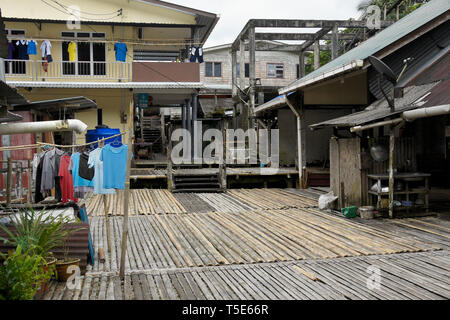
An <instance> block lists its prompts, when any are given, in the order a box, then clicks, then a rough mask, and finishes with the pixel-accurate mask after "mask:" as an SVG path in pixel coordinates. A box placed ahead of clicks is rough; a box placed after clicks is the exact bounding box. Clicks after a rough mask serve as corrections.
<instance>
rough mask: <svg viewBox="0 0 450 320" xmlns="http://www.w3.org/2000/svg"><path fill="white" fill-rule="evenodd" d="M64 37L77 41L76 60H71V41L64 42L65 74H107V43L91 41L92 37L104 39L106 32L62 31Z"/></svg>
mask: <svg viewBox="0 0 450 320" xmlns="http://www.w3.org/2000/svg"><path fill="white" fill-rule="evenodd" d="M61 36H62V37H63V38H66V39H67V38H69V39H73V40H72V41H76V40H79V39H82V41H78V42H77V56H76V61H70V60H69V52H68V48H69V43H70V41H64V42H63V43H62V46H61V48H62V60H63V74H64V75H82V76H91V75H93V76H104V75H106V64H105V62H106V45H105V43H101V42H90V41H89V40H90V39H104V38H105V36H106V35H105V33H89V32H62V33H61Z"/></svg>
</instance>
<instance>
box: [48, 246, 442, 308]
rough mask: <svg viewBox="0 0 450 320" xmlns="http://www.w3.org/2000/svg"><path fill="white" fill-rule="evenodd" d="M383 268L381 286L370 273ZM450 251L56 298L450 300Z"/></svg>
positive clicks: (275, 267) (247, 271) (157, 282)
mask: <svg viewBox="0 0 450 320" xmlns="http://www.w3.org/2000/svg"><path fill="white" fill-rule="evenodd" d="M372 268H378V270H379V275H380V278H379V279H380V281H379V282H377V283H378V284H379V286H376V285H374V284H376V283H374V282H373V281H372V278H371V275H372V273H371V272H370V270H372ZM449 270H450V252H449V251H433V252H424V253H406V254H394V255H385V256H382V257H379V256H372V257H350V258H337V259H331V260H329V259H327V260H317V261H312V260H308V261H293V262H281V263H263V264H256V265H248V264H246V265H231V266H218V267H201V268H199V267H195V268H181V269H160V270H158V269H152V270H141V271H133V272H129V273H127V275H126V277H125V281H124V283H122V282H121V281H120V279H119V278H118V276H117V275H116V274H114V273H101V274H100V273H89V274H87V275H86V276H84V277H81V279H80V284H81V286H80V288H79V289H74V290H69V289H68V288H67V287H66V285H65V284H61V283H56V282H52V283H51V285H50V289H49V291H48V292H47V294H46V295H45V296H44V299H55V300H72V299H73V300H87V299H89V300H122V299H126V300H177V299H183V300H187V299H189V300H224V299H227V300H229V299H235V300H254V299H257V300H281V299H282V300H325V299H326V300H385V299H396V300H409V299H414V300H420V299H425V300H428V299H437V300H441V299H449V298H450V277H449Z"/></svg>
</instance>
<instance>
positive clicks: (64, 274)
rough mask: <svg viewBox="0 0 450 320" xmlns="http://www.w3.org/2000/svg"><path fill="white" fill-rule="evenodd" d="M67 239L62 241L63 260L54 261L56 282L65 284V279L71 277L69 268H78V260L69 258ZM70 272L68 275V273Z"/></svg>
mask: <svg viewBox="0 0 450 320" xmlns="http://www.w3.org/2000/svg"><path fill="white" fill-rule="evenodd" d="M68 241H69V237H67V238H65V239H64V247H63V249H64V258H63V259H59V260H57V261H56V280H58V281H60V282H66V281H67V279H68V278H69V277H70V276H71V275H72V272H71V271H70V270H68V269H69V267H70V266H77V267H79V266H80V261H81V260H80V259H78V258H70V257H69V248H68V245H67V242H68ZM69 272H70V273H69Z"/></svg>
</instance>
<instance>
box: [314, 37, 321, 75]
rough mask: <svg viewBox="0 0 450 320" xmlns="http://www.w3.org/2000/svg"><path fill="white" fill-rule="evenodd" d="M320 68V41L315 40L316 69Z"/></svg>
mask: <svg viewBox="0 0 450 320" xmlns="http://www.w3.org/2000/svg"><path fill="white" fill-rule="evenodd" d="M319 68H320V43H319V40H316V41H314V70H317V69H319Z"/></svg>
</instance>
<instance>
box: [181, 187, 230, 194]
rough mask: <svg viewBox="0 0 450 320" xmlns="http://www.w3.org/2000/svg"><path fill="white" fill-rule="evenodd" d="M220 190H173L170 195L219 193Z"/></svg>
mask: <svg viewBox="0 0 450 320" xmlns="http://www.w3.org/2000/svg"><path fill="white" fill-rule="evenodd" d="M221 192H224V191H223V190H222V189H214V188H206V189H175V190H173V191H172V193H221Z"/></svg>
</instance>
